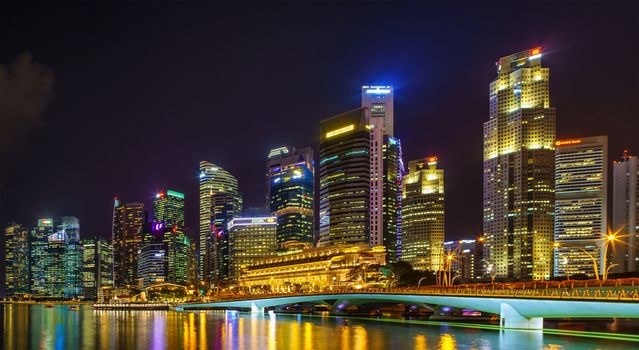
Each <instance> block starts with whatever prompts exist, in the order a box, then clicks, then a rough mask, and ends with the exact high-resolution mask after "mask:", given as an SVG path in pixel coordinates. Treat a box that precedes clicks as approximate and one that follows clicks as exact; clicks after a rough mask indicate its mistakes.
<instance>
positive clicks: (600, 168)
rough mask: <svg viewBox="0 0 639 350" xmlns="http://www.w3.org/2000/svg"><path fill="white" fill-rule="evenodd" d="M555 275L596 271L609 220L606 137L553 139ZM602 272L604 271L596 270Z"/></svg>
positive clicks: (602, 257)
mask: <svg viewBox="0 0 639 350" xmlns="http://www.w3.org/2000/svg"><path fill="white" fill-rule="evenodd" d="M555 147H556V149H555V242H557V243H559V245H560V246H559V248H556V249H555V257H554V275H555V276H566V275H570V276H574V275H576V274H585V275H588V276H590V277H593V276H594V274H595V271H594V267H593V262H592V258H591V256H592V257H594V258H595V259H597V260H598V264H599V266H603V264H602V263H603V261H604V259H605V257H604V255H603V254H604V249H603V244H604V242H603V240H602V239H601V238H602V237H603V235H605V234H606V230H607V223H608V205H607V202H608V137H606V136H597V137H584V138H579V139H571V140H558V141H557V142H555ZM598 273H599V274H602V273H603V271H598Z"/></svg>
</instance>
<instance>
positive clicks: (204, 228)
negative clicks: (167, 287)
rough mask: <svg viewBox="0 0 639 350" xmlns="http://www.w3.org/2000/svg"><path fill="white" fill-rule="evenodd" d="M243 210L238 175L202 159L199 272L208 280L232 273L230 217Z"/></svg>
mask: <svg viewBox="0 0 639 350" xmlns="http://www.w3.org/2000/svg"><path fill="white" fill-rule="evenodd" d="M241 213H242V194H241V193H240V191H239V187H238V183H237V179H236V178H235V177H234V176H233V175H231V174H230V173H229V172H228V171H226V170H224V169H222V168H221V167H219V166H217V165H215V164H213V163H209V162H206V161H202V162H200V276H201V279H202V280H203V281H205V282H207V283H218V282H222V281H225V280H226V279H227V278H228V277H229V270H228V266H229V257H228V234H227V232H226V227H227V225H228V223H229V221H230V220H231V219H233V218H234V217H238V216H240V215H241Z"/></svg>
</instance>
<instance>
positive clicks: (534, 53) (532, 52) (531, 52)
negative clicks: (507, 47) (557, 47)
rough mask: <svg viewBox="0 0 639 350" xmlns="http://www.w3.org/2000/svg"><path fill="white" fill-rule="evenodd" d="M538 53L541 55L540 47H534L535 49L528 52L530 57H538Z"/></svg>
mask: <svg viewBox="0 0 639 350" xmlns="http://www.w3.org/2000/svg"><path fill="white" fill-rule="evenodd" d="M540 53H541V47H536V48H534V49H532V50H530V55H531V56H535V55H539V54H540Z"/></svg>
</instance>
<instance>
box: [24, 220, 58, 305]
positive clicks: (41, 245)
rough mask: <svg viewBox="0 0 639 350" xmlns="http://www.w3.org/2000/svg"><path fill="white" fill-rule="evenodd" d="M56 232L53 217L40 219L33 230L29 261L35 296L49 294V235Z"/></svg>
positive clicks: (31, 282)
mask: <svg viewBox="0 0 639 350" xmlns="http://www.w3.org/2000/svg"><path fill="white" fill-rule="evenodd" d="M53 233H54V226H53V219H52V218H42V219H38V224H37V226H36V227H34V228H33V229H32V230H31V242H30V248H31V251H30V254H29V261H30V266H31V274H30V276H29V279H30V287H31V295H32V296H33V297H35V298H42V297H46V296H47V294H48V293H47V285H46V283H47V272H48V266H49V263H50V261H49V252H48V249H49V237H50V236H51V235H53Z"/></svg>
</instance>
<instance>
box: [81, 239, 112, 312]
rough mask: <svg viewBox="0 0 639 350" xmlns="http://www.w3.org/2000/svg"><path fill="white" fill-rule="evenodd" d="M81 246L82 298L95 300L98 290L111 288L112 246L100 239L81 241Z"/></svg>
mask: <svg viewBox="0 0 639 350" xmlns="http://www.w3.org/2000/svg"><path fill="white" fill-rule="evenodd" d="M81 245H82V288H83V290H84V298H85V299H89V300H97V298H98V292H99V290H100V288H102V287H112V286H113V246H112V245H111V243H109V241H107V240H104V239H100V238H91V239H83V240H82V241H81Z"/></svg>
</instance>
